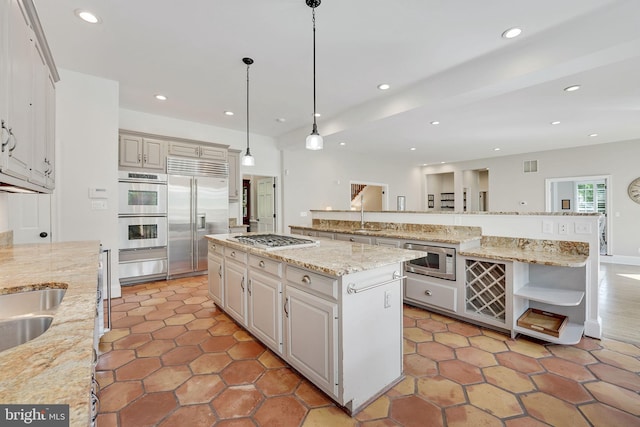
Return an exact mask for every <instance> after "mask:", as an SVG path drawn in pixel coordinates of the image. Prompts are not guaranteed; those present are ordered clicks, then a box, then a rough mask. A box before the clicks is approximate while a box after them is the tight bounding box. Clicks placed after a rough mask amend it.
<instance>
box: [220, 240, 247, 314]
mask: <svg viewBox="0 0 640 427" xmlns="http://www.w3.org/2000/svg"><path fill="white" fill-rule="evenodd" d="M224 253H225V259H224V273H223V275H224V309H225V311H226V312H227V313H228V314H229V315H231V317H233V318H234V319H235V320H236V321H237V322H238V323H240V324H241V325H242V326H246V325H247V292H246V290H247V254H246V252H242V251H239V250H237V249H231V248H225V251H224Z"/></svg>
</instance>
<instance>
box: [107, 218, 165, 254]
mask: <svg viewBox="0 0 640 427" xmlns="http://www.w3.org/2000/svg"><path fill="white" fill-rule="evenodd" d="M118 221H119V229H120V236H119V241H120V250H124V249H141V248H157V247H166V246H167V217H166V216H121V217H120V218H119V219H118Z"/></svg>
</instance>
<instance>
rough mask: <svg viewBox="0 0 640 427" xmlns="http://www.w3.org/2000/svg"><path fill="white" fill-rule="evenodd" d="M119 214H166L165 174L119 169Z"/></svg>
mask: <svg viewBox="0 0 640 427" xmlns="http://www.w3.org/2000/svg"><path fill="white" fill-rule="evenodd" d="M118 193H119V194H118V206H119V208H118V210H119V211H118V213H119V214H120V215H166V214H167V175H166V174H162V173H140V172H130V171H120V176H119V180H118Z"/></svg>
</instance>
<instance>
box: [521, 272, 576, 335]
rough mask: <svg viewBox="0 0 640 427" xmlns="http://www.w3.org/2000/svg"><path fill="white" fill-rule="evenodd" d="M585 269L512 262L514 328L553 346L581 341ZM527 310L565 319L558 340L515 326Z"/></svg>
mask: <svg viewBox="0 0 640 427" xmlns="http://www.w3.org/2000/svg"><path fill="white" fill-rule="evenodd" d="M587 270H588V269H587V267H586V266H582V267H563V266H550V265H542V264H528V263H523V262H514V279H513V311H514V315H513V329H512V331H513V332H512V335H515V334H516V333H521V334H525V335H529V336H531V337H534V338H537V339H542V340H545V341H549V342H553V343H556V344H565V345H572V344H577V343H578V342H580V339H581V338H582V334H583V332H584V322H585V319H586V302H585V289H586V283H587V277H586V275H587ZM529 308H532V309H538V310H541V311H544V312H549V313H553V314H560V315H562V316H567V322H568V323H567V324H566V325H565V326H564V328H563V329H562V330H561V331H560V334H559V336H558V337H554V336H552V335H549V334H546V333H543V332H538V331H534V330H532V329H529V328H525V327H521V326H519V325H518V318H519V317H520V316H522V314H524V313H525V312H526V311H527V310H528V309H529Z"/></svg>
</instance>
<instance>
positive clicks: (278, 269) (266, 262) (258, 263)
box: [249, 255, 282, 277]
mask: <svg viewBox="0 0 640 427" xmlns="http://www.w3.org/2000/svg"><path fill="white" fill-rule="evenodd" d="M249 266H250V267H251V268H253V269H255V270H256V271H262V272H264V273H268V274H272V275H274V276H278V277H282V263H281V262H278V261H275V260H272V259H269V258H263V257H260V256H256V255H249Z"/></svg>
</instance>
